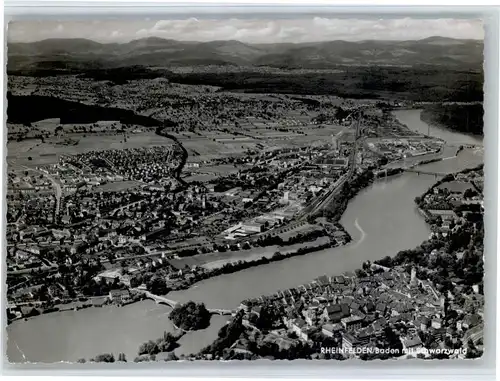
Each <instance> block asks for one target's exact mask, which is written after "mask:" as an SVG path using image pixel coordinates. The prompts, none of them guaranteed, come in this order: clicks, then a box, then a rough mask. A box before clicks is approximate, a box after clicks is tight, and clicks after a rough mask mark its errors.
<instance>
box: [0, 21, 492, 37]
mask: <svg viewBox="0 0 500 381" xmlns="http://www.w3.org/2000/svg"><path fill="white" fill-rule="evenodd" d="M149 36H157V37H162V38H171V39H175V40H183V41H213V40H239V41H242V42H253V43H272V42H308V41H327V40H348V41H359V40H368V39H374V40H416V39H422V38H426V37H430V36H443V37H453V38H471V39H483V38H484V31H483V23H482V21H481V20H477V19H474V20H471V19H444V18H443V19H417V18H399V19H397V18H392V19H391V18H386V19H360V18H358V19H355V18H326V17H312V16H311V17H309V18H305V17H303V18H277V19H264V18H261V19H254V18H226V19H218V20H217V19H207V18H202V19H197V18H184V19H164V20H153V19H142V20H107V21H104V20H100V21H64V20H61V21H15V22H11V23H10V24H9V29H8V39H9V41H12V42H14V41H16V42H28V41H38V40H43V39H46V38H87V39H91V40H94V41H99V42H127V41H130V40H135V39H139V38H144V37H149Z"/></svg>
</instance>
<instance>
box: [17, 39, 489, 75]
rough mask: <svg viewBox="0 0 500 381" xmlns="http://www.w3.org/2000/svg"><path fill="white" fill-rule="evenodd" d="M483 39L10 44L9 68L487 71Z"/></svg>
mask: <svg viewBox="0 0 500 381" xmlns="http://www.w3.org/2000/svg"><path fill="white" fill-rule="evenodd" d="M483 48H484V44H483V42H482V41H478V40H458V39H452V38H444V37H429V38H426V39H423V40H415V41H373V40H367V41H355V42H351V41H341V40H336V41H326V42H308V43H297V44H293V43H270V44H249V43H243V42H240V41H236V40H227V41H210V42H190V41H177V40H170V39H163V38H159V37H148V38H144V39H138V40H133V41H130V42H126V43H99V42H95V41H92V40H87V39H48V40H42V41H37V42H29V43H19V42H16V43H8V45H7V49H8V63H7V68H8V70H36V69H38V68H44V67H45V68H46V67H50V66H51V65H56V67H57V66H60V67H61V68H71V69H84V68H112V67H123V66H133V65H143V66H169V65H178V66H183V65H214V64H215V65H247V66H272V67H282V68H330V67H334V66H337V65H381V66H382V65H393V66H414V65H444V66H450V67H454V68H460V69H461V68H464V69H481V67H482V63H483Z"/></svg>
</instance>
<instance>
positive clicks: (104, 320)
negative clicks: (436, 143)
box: [7, 110, 483, 362]
mask: <svg viewBox="0 0 500 381" xmlns="http://www.w3.org/2000/svg"><path fill="white" fill-rule="evenodd" d="M395 115H396V116H397V118H398V119H399V120H400V121H401V122H402V123H404V124H406V125H408V126H409V127H410V128H411V129H413V130H416V131H419V132H421V133H425V134H427V130H428V126H427V125H426V124H425V123H423V122H422V121H420V115H419V110H399V111H397V112H395ZM431 135H433V136H437V137H441V138H442V139H445V140H446V139H450V140H451V142H452V144H481V141H480V140H479V139H477V138H474V137H470V136H466V135H463V134H460V133H455V132H450V131H448V130H443V129H439V128H435V127H432V128H431ZM482 160H483V156H482V150H478V149H465V150H463V151H462V152H460V154H459V155H458V156H457V157H453V158H450V159H447V160H444V161H440V162H436V163H431V164H427V165H425V166H422V167H423V169H426V170H431V171H437V172H456V171H459V170H461V169H465V168H470V167H474V166H476V165H478V164H480V163H481V162H482ZM435 181H436V179H435V178H434V176H429V175H417V174H415V173H405V174H402V175H397V176H393V177H389V178H387V179H383V180H379V181H376V182H375V183H374V184H372V185H371V186H370V187H368V188H366V189H365V190H362V191H361V192H360V193H359V194H358V195H357V196H356V197H355V198H354V199H353V200H351V202H350V203H349V205H348V207H347V210H346V211H345V213H344V215H343V217H342V220H341V222H342V224H343V225H344V226H345V228H346V229H347V231H348V232H349V233H350V234H351V236H352V238H353V241H352V243H351V244H350V245H348V246H344V247H339V248H331V249H327V250H322V251H319V252H315V253H311V254H308V255H304V256H297V257H293V258H289V259H286V260H283V261H279V262H273V263H270V264H268V265H265V266H258V267H253V268H250V269H247V270H243V271H240V272H237V273H233V274H227V275H222V276H218V277H215V278H211V279H207V280H205V281H202V282H199V283H197V284H196V285H195V286H194V287H192V288H190V289H188V290H183V291H177V292H172V293H170V294H169V295H168V297H169V298H170V299H174V300H178V301H181V302H185V301H188V300H194V301H202V302H204V303H205V305H206V306H207V307H209V308H227V309H233V308H235V307H237V306H238V305H239V303H240V302H241V301H242V300H244V299H246V298H251V297H255V296H259V295H265V294H270V293H273V292H275V291H277V290H282V289H286V288H290V287H294V286H297V285H299V284H301V283H305V282H308V281H310V280H312V279H314V278H316V277H318V276H320V275H323V274H341V273H342V272H344V271H353V270H355V269H357V268H359V267H360V266H361V264H362V263H363V262H364V261H366V260H371V261H374V260H376V259H379V258H382V257H384V256H386V255H395V254H396V253H397V252H398V251H400V250H403V249H408V248H413V247H415V246H417V245H419V244H420V243H421V242H422V241H424V240H425V239H427V238H428V236H429V233H430V230H429V227H428V226H427V225H426V223H425V221H424V219H423V218H422V216H421V215H420V214H419V213H418V211H417V210H416V208H415V204H414V199H415V197H416V196H420V195H421V194H422V193H424V192H425V191H426V190H427V189H428V188H429V187H430V186H431V185H432V184H433V183H434V182H435ZM169 311H170V309H169V308H168V307H165V306H158V305H156V304H154V303H153V302H152V301H143V302H140V303H136V304H132V305H129V306H126V307H122V308H113V307H110V308H107V307H106V308H90V309H86V310H82V311H77V312H58V313H52V314H48V315H44V316H40V317H36V318H33V319H29V320H28V321H17V322H14V323H13V324H11V325H10V326H9V327H8V345H7V354H8V357H9V360H10V361H11V362H23V361H32V362H55V361H61V360H62V361H75V360H77V359H78V358H81V357H84V358H87V359H88V358H90V357H93V356H95V355H97V354H99V353H105V352H112V353H114V354H115V356H117V355H118V353H119V352H124V353H125V354H126V355H127V358H128V359H129V361H130V360H132V359H133V358H134V357H135V355H136V352H137V349H138V347H139V345H140V344H141V343H142V342H144V341H147V340H148V339H155V338H158V337H160V336H161V335H162V333H163V331H165V330H166V331H170V330H172V329H173V327H172V324H171V322H170V321H169V320H168V316H167V314H168V313H169ZM225 321H227V318H225V317H220V316H213V317H212V324H211V326H210V327H209V328H208V329H206V330H204V331H198V332H193V333H189V334H188V335H186V336H185V337H183V338H182V339H181V341H180V344H181V347H180V348H178V349H177V350H176V354H181V353H191V352H195V351H197V350H199V349H201V348H202V347H203V346H205V345H207V344H208V343H210V342H211V341H213V340H214V339H215V338H216V337H217V331H218V330H219V328H220V327H221V326H222V325H223V324H224V323H225Z"/></svg>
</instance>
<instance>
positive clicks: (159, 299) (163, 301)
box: [131, 288, 234, 315]
mask: <svg viewBox="0 0 500 381" xmlns="http://www.w3.org/2000/svg"><path fill="white" fill-rule="evenodd" d="M131 291H135V292H139V293H142V294H144V295H145V296H146V298H148V299H152V300H154V301H155V302H156V303H157V304H166V305H167V306H169V307H171V308H175V307H176V306H178V305H179V304H181V303H179V302H178V301H175V300H172V299H169V298H166V297H164V296H161V295H156V294H153V293H151V292H149V291H147V290H141V289H138V288H133V289H131ZM207 310H208V312H210V313H211V314H213V315H231V314H233V312H234V311H233V310H227V309H223V308H207Z"/></svg>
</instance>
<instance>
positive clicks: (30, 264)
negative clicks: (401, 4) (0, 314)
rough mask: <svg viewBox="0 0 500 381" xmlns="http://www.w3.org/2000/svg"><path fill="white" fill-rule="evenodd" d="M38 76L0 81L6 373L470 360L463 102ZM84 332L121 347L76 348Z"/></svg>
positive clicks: (474, 347) (471, 167)
mask: <svg viewBox="0 0 500 381" xmlns="http://www.w3.org/2000/svg"><path fill="white" fill-rule="evenodd" d="M70 41H71V40H68V43H67V44H66V45H64V49H67V50H68V51H69V50H70V47H71V43H70ZM165 41H167V40H165ZM457 41H458V40H457ZM53 43H54V44H57V43H60V41H55V42H53ZM76 43H77V42H75V44H76ZM80 43H81V42H80ZM142 43H143V44H147V43H151V44H153V43H154V44H155V47H156V48H157V45H158V44H160V43H161V42H159V41H158V40H154V41H149V42H148V41H146V42H144V41H143V42H142ZM165 43H167V42H165ZM33 44H34V45H36V43H33ZM89 44H90V42H89ZM12 45H13V48H12V51H11V49H9V54H12V57H13V58H12V57H11V58H10V59H14V63H17V62H18V61H19V62H24V61H22V60H21V59H20V58H19V57H22V56H23V54H27V53H26V51H28V50H26V49H27V48H26V46H24V45H23V44H19V46H17V45H16V44H12ZM21 45H23V46H21ZM27 45H29V44H27ZM46 45H49V43H46ZM90 45H91V44H90ZM40 46H41V44H40ZM141 46H142V45H141ZM91 48H92V46H91V47H90V48H89V47H87V49H91ZM23 49H24V50H23ZM38 49H43V47H38ZM60 49H63V48H60ZM42 69H43V70H45V68H43V67H42V66H41V65H40V66H39V67H38V70H39V71H40V72H41V74H40V72H38V74H35V73H34V71H30V70H31V69H30V70H28V69H26V68H25V67H24V66H22V65H21V66H20V67H19V68H14V69H11V71H10V72H9V77H8V96H7V99H8V111H7V113H8V121H7V130H8V133H7V138H8V144H7V150H8V153H7V179H6V180H7V205H8V209H7V230H6V235H7V254H6V262H7V265H6V269H7V286H8V287H7V299H8V305H7V316H8V321H9V326H8V328H7V333H8V349H7V353H8V357H9V361H11V362H56V359H57V358H59V361H70V362H77V361H78V362H81V363H84V362H117V361H128V362H132V361H135V362H144V361H164V360H165V361H173V360H178V359H184V360H255V359H275V360H279V359H289V360H293V359H302V358H304V359H335V360H344V359H350V358H360V359H363V360H371V359H389V358H398V359H399V358H405V359H406V358H425V359H434V358H477V357H480V356H481V355H482V353H483V324H484V290H483V287H484V286H483V272H484V269H483V248H484V244H483V240H484V222H483V215H484V196H483V188H484V171H483V166H482V162H483V146H482V136H481V135H482V124H481V123H482V102H481V100H479V101H477V100H475V99H465V100H462V99H459V100H452V101H447V102H446V101H443V100H442V99H438V100H431V101H429V100H425V99H412V98H411V97H408V96H406V93H404V95H401V94H399V93H397V92H394V93H392V94H391V95H390V97H387V98H381V97H379V98H378V99H374V98H370V97H367V96H360V97H357V98H356V97H354V96H352V95H349V94H345V95H341V94H338V93H337V94H336V93H333V94H327V93H312V94H307V93H304V92H302V91H294V90H293V89H295V88H294V86H291V85H290V86H289V90H286V91H285V90H279V89H278V90H277V91H275V92H273V91H271V90H270V89H269V88H268V89H264V90H262V89H260V90H259V89H257V90H254V91H240V90H238V89H233V88H231V86H229V85H227V84H226V83H225V82H224V81H222V82H221V83H222V84H212V83H208V82H210V81H212V79H210V81H209V80H205V79H204V78H207V76H208V77H210V75H211V73H212V75H213V78H215V77H217V78H219V77H221V78H226V77H227V78H233V77H234V76H235V75H236V76H238V75H239V74H241V73H245V72H246V71H245V70H248V71H250V72H251V76H250V77H252V78H253V77H259V76H262V77H265V78H267V77H266V76H268V75H271V77H273V78H278V79H279V80H283V81H289V79H288V77H287V76H289V77H290V78H291V77H294V76H298V77H299V78H301V79H300V81H303V78H304V76H305V77H307V78H310V77H314V76H316V75H319V76H323V75H325V73H324V70H323V71H322V70H319V69H308V70H305V69H304V70H305V74H304V72H302V71H300V70H299V69H283V68H280V69H276V68H273V67H272V66H265V67H253V68H251V69H249V68H246V69H245V68H240V69H235V68H231V67H226V68H221V67H219V66H217V65H215V66H202V67H198V66H193V67H191V68H190V70H187V69H186V66H182V67H180V66H179V67H173V66H172V67H171V66H169V67H168V72H169V73H170V74H169V75H165V70H163V69H161V70H157V69H154V68H153V69H150V68H144V67H137V66H134V67H133V68H132V69H123V68H119V69H109V70H105V71H103V72H99V71H95V72H94V71H91V70H88V71H87V72H83V74H82V73H78V72H76V71H73V72H65V71H64V70H62V69H61V70H59V69H58V70H57V71H58V72H57V73H54V72H53V71H50V70H54V69H53V67H50V70H49V71H50V72H47V73H44V72H43V70H42ZM344 69H345V68H343V67H337V68H336V69H335V70H333V69H331V70H330V71H329V72H328V73H329V75H330V74H331V75H334V74H335V73H336V72H337V71H339V70H340V71H342V70H344ZM363 70H364V69H363ZM426 70H427V69H426ZM232 72H236V74H234V73H232ZM284 72H287V73H288V74H287V73H285V74H283V73H284ZM221 73H222V74H221ZM269 73H271V74H269ZM412 75H415V76H416V75H419V74H418V73H417V74H415V73H413V74H412ZM421 75H422V76H423V75H424V74H421ZM191 76H192V77H191ZM196 81H197V83H195V82H196ZM300 83H302V82H300ZM300 83H299V84H298V85H296V86H299V87H300ZM255 86H256V88H258V86H257V85H255ZM287 86H288V85H287ZM305 87H307V86H305ZM374 91H375V90H374ZM478 108H479V109H480V110H481V112H480V114H481V115H480V116H479V117H477V113H478V111H477V109H478ZM28 110H29V111H28ZM450 113H454V114H455V116H457V115H458V116H459V118H458V119H459V122H458V123H468V124H466V127H467V128H468V127H469V125H470V124H472V123H473V121H472V119H473V118H474V117H475V118H476V119H478V118H479V119H481V122H480V123H479V124H481V125H480V130H475V131H468V130H467V131H466V130H464V129H459V128H450V126H449V125H446V123H445V122H443V118H442V114H445V115H447V116H449V115H450ZM463 115H467V120H465V119H466V118H463ZM469 117H470V118H471V119H470V120H468V118H469ZM452 119H453V118H448V119H447V121H448V122H450V121H452V123H455V122H456V119H453V120H452ZM391 197H392V200H391V199H390V198H391ZM356 203H358V204H356ZM358 205H359V206H358ZM352 208H356V209H352ZM350 210H354V211H352V212H351V211H350ZM393 214H394V216H395V217H392V216H393ZM315 261H316V262H315ZM301 267H302V268H303V272H302V270H301ZM270 269H273V270H270ZM313 274H315V275H313ZM240 282H241V283H240ZM204 292H206V294H204ZM226 293H227V294H226ZM133 308H135V311H136V312H134V313H133V314H132V313H130V314H131V315H134V316H137V318H136V319H135V322H134V323H131V322H130V321H132V320H130V321H129V320H127V323H123V329H122V330H120V331H114V328H113V329H111V328H109V327H111V326H113V325H120V315H121V314H123V316H125V315H127V314H128V312H127V311H129V310H130V311H131V309H133ZM106 311H109V312H106ZM141 311H146V312H147V311H153V312H151V313H156V312H155V311H159V312H158V314H159V315H155V316H154V319H155V320H154V323H148V322H149V320H147V321H148V322H146V320H144V322H143V323H141V317H140V316H143V315H141V313H142V312H141ZM146 312H145V313H146ZM160 312H161V315H160ZM148 313H149V312H148ZM81 314H87V315H85V316H88V318H79V317H78V316H83V315H81ZM98 314H101V316H100V317H97V315H98ZM105 314H113V317H112V318H111V317H109V318H107V317H105ZM91 315H92V316H91ZM94 315H95V316H94ZM44 319H45V320H44ZM85 319H88V320H87V322H88V323H87V324H92V325H91V326H89V327H88V331H93V330H94V324H95V325H96V326H97V325H99V324H100V323H98V322H102V331H100V333H99V335H103V336H106V332H105V331H106V329H107V328H106V327H108V328H109V330H110V331H112V332H115V333H114V335H115V336H116V333H117V332H121V334H120V335H121V336H125V337H127V335H129V334H130V335H131V336H130V337H131V338H130V340H125V339H124V340H122V341H120V339H116V340H117V341H116V342H114V343H109V346H107V345H108V344H107V343H108V341H109V342H112V341H114V340H115V339H114V336H113V337H107V339H106V341H104V339H103V341H102V342H103V343H104V344H102V346H101V344H93V343H96V342H92V340H94V339H95V340H98V339H97V335H95V334H89V338H88V339H87V338H86V337H85V332H87V331H86V330H85V322H84V320H85ZM107 319H111V320H107ZM123 319H125V317H123ZM144 319H152V317H151V316H149V315H148V316H146V317H144ZM73 321H74V322H73ZM37 322H41V323H37ZM91 322H95V323H91ZM72 324H74V327H75V328H74V330H73V328H72V327H73V326H72ZM134 324H140V325H144V326H147V325H150V324H151V325H150V326H151V330H149V329H147V331H146V328H144V331H140V332H142V333H134V334H133V335H132V331H134V330H135V329H136V328H134ZM77 326H78V327H79V328H77ZM162 326H164V328H162ZM41 327H46V329H47V333H46V334H43V333H42V335H45V339H35V336H37V335H38V332H41V330H42V328H41ZM58 327H59V328H58ZM214 327H215V328H214ZM153 328H154V332H156V333H153ZM96 329H97V330H99V328H96ZM140 329H143V328H140ZM140 329H138V330H140ZM54 335H58V336H59V338H58V339H57V340H58V341H57V343H54V344H53V345H52V344H51V340H55V339H52V337H53V336H54ZM110 335H111V333H110ZM195 335H200V336H195ZM73 336H78V337H77V338H74V339H73V338H72V337H73ZM66 337H67V338H66ZM201 337H203V338H202V339H201ZM34 340H40V342H38V343H34ZM65 340H73V341H67V342H66V341H65ZM86 340H88V343H86ZM193 342H196V344H193ZM65 343H66V344H65ZM125 343H126V344H125ZM79 345H81V347H82V348H83V349H82V350H79ZM113 345H114V346H113ZM40 346H43V348H48V349H45V350H42V347H40ZM66 346H68V347H71V349H69V350H66V351H69V352H67V353H65V349H64V348H66ZM122 347H123V349H120V348H122ZM115 348H117V349H116V350H115ZM68 353H69V354H68ZM66 356H67V357H66Z"/></svg>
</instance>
